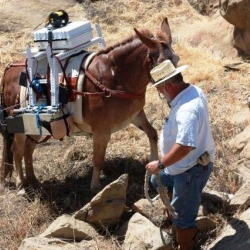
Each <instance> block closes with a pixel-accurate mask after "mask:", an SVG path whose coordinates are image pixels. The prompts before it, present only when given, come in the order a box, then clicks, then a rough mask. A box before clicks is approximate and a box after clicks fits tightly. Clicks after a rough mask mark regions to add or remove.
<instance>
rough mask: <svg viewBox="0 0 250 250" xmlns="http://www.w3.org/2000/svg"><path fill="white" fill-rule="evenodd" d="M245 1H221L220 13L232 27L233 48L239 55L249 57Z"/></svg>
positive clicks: (249, 11)
mask: <svg viewBox="0 0 250 250" xmlns="http://www.w3.org/2000/svg"><path fill="white" fill-rule="evenodd" d="M248 5H249V2H248V1H245V0H230V1H229V0H221V1H220V13H221V15H222V17H223V18H225V20H227V21H228V22H229V23H231V24H232V25H234V33H233V39H234V46H235V48H236V49H237V50H238V52H239V53H240V54H244V55H248V56H249V55H250V31H249V26H248V24H249V22H250V9H249V6H248Z"/></svg>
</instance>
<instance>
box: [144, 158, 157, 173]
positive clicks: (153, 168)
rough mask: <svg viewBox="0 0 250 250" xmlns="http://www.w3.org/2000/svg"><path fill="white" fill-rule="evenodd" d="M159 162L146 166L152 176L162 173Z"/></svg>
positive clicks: (152, 162)
mask: <svg viewBox="0 0 250 250" xmlns="http://www.w3.org/2000/svg"><path fill="white" fill-rule="evenodd" d="M158 162H159V161H158V160H156V161H151V162H149V163H148V164H147V165H146V166H145V168H146V170H148V171H149V173H150V174H158V173H159V172H160V171H161V169H159V168H158Z"/></svg>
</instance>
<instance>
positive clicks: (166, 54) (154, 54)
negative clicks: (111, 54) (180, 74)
mask: <svg viewBox="0 0 250 250" xmlns="http://www.w3.org/2000/svg"><path fill="white" fill-rule="evenodd" d="M134 30H135V33H136V34H137V36H138V37H139V39H140V40H141V41H142V43H143V44H144V45H146V46H147V48H148V54H149V58H150V60H151V64H152V66H153V67H154V66H156V65H158V64H159V63H161V62H163V61H165V60H167V59H169V60H171V61H172V63H173V64H174V65H175V66H177V63H178V61H179V59H180V58H179V56H178V55H176V54H175V53H174V50H173V49H172V47H171V44H172V36H171V31H170V27H169V24H168V19H167V18H165V19H164V20H163V21H162V23H161V30H160V31H159V32H157V34H155V35H153V36H151V37H148V36H146V35H144V34H142V33H141V32H139V31H138V30H137V29H134Z"/></svg>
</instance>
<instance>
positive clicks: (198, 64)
mask: <svg viewBox="0 0 250 250" xmlns="http://www.w3.org/2000/svg"><path fill="white" fill-rule="evenodd" d="M181 2H182V3H181ZM19 6H22V9H24V10H26V11H27V9H30V10H31V11H33V12H34V13H36V14H37V15H32V14H31V15H22V16H20V13H19V14H18V18H19V19H18V22H15V20H17V19H16V18H17V16H15V13H16V12H15V11H14V10H15V9H16V10H18V9H19ZM25 8H26V9H25ZM59 8H60V9H61V8H63V9H66V11H68V13H69V14H70V18H71V20H72V21H76V20H81V19H89V20H90V21H91V22H92V23H99V24H100V25H101V28H102V32H103V35H104V37H105V39H106V42H107V44H108V45H111V44H113V43H116V42H117V41H120V40H121V39H122V38H125V37H127V36H129V35H130V34H131V33H133V28H134V27H136V28H139V29H140V28H149V29H152V30H153V29H158V28H159V27H160V23H161V21H162V19H163V18H164V17H166V16H167V17H168V19H169V23H170V27H171V30H172V35H173V41H174V44H173V47H174V50H175V51H176V52H177V54H179V55H180V57H181V61H180V65H183V64H188V65H189V68H188V70H187V71H185V72H184V74H183V75H184V77H185V79H186V80H187V81H188V82H190V83H193V84H196V85H198V86H200V87H202V88H203V89H204V91H205V93H206V94H207V97H208V102H209V109H210V118H211V126H212V130H213V135H214V138H215V142H216V148H217V155H216V162H215V169H214V173H213V175H212V177H211V186H213V187H214V189H215V190H218V191H223V192H228V193H235V192H236V191H237V189H238V188H239V185H240V181H239V179H238V177H237V175H236V174H235V173H234V171H233V169H232V166H233V163H234V161H235V157H237V156H235V155H234V154H233V152H232V150H231V148H230V147H229V146H228V141H229V140H230V139H231V138H233V137H234V136H235V135H236V134H238V133H239V132H241V131H242V130H243V129H244V128H245V126H246V124H236V123H235V122H234V121H232V119H231V118H232V117H233V115H235V113H237V112H239V111H240V110H241V109H242V107H245V106H246V103H245V99H246V97H247V96H248V93H249V82H248V81H246V79H248V77H249V68H248V67H245V68H242V69H240V70H239V71H225V68H224V67H223V66H224V65H225V64H228V63H232V62H235V61H237V62H241V59H240V58H237V59H235V58H232V57H227V56H226V55H225V54H224V49H223V47H225V46H224V42H225V41H223V39H221V38H220V37H219V38H216V37H213V38H212V39H215V40H216V42H215V40H212V41H211V42H210V43H209V44H210V45H209V46H208V45H204V44H203V43H202V38H203V39H205V40H206V39H210V38H209V37H208V36H203V35H202V34H201V35H199V36H198V35H197V36H196V37H195V39H194V40H191V38H190V37H193V33H195V32H193V33H191V30H193V29H194V31H196V28H197V31H198V28H200V27H202V30H204V27H205V28H207V29H208V30H209V32H210V33H212V31H213V28H214V27H215V26H212V27H210V26H209V24H210V25H211V20H209V19H208V17H205V16H201V15H200V14H199V13H198V12H197V11H196V10H193V9H192V8H191V7H190V5H189V4H188V1H177V0H175V1H174V0H173V1H158V0H144V1H141V0H125V1H122V0H117V1H115V2H114V1H106V0H105V1H104V0H100V1H93V2H92V1H89V0H86V1H84V2H83V4H75V2H74V1H73V0H72V1H63V0H60V1H56V2H55V3H54V2H53V5H52V4H51V1H46V0H44V1H37V0H36V1H35V0H30V1H29V4H28V6H27V5H26V4H25V2H23V1H20V0H19V1H18V0H17V1H6V0H0V12H1V11H2V10H5V16H4V22H3V23H2V24H1V25H0V35H1V36H0V72H3V70H4V68H5V66H6V65H7V64H8V63H9V62H12V61H15V60H17V59H18V58H20V53H21V52H22V51H24V50H25V47H26V46H27V45H28V44H30V43H32V36H31V32H32V31H33V30H34V28H35V27H38V26H39V25H40V27H41V25H43V20H44V17H45V16H47V14H49V13H50V12H51V11H54V10H57V9H59ZM37 9H39V11H37ZM7 10H11V16H9V17H8V15H7V13H8V12H7ZM35 10H36V12H35ZM138 10H140V11H138ZM212 22H214V20H212ZM40 27H39V28H40ZM204 37H205V38H204ZM218 40H219V41H221V43H222V44H220V43H218ZM215 45H216V46H215ZM220 46H221V47H220ZM0 77H1V75H0ZM145 112H146V114H147V116H148V118H149V121H150V122H151V123H152V125H153V126H154V127H155V128H156V129H157V130H158V132H160V130H161V126H162V123H163V121H164V118H165V116H167V114H168V112H169V108H168V106H167V103H166V102H165V101H162V100H161V99H160V98H159V96H158V94H157V92H156V91H155V90H151V91H149V92H147V102H146V106H145ZM0 146H1V145H0ZM148 155H149V146H148V139H147V137H146V136H145V134H144V133H143V132H141V131H139V130H138V129H136V128H135V127H133V126H132V125H130V126H128V127H127V128H126V129H124V130H122V131H119V132H117V133H115V134H113V135H112V137H111V141H110V143H109V145H108V149H107V154H106V162H105V166H104V171H103V172H104V174H103V176H102V181H103V184H104V185H106V184H108V183H110V182H111V181H113V180H115V179H116V178H117V177H118V176H119V175H120V174H122V173H128V174H129V176H130V179H129V189H128V195H127V203H128V205H131V204H133V203H134V202H135V201H137V200H138V199H140V198H142V197H144V194H143V181H144V165H145V163H146V162H147V158H148ZM34 160H35V172H36V175H37V177H38V179H39V181H40V182H41V187H40V191H38V192H37V193H34V192H33V191H31V194H32V195H31V197H33V198H32V199H27V198H20V197H16V196H15V195H14V193H15V191H12V192H10V193H8V194H6V195H4V196H1V197H0V199H1V200H0V218H1V223H0V249H1V250H2V249H8V250H12V249H13V250H14V249H17V248H18V246H19V245H20V242H21V241H22V239H23V238H25V237H30V236H35V235H38V234H39V233H41V232H42V231H43V230H44V229H45V228H46V227H47V226H48V224H49V223H50V221H51V220H52V219H53V218H55V217H57V216H59V215H61V214H63V213H69V214H70V213H73V212H74V211H76V210H77V209H79V208H81V207H82V206H84V205H85V204H86V203H87V202H88V201H89V200H90V199H91V198H92V194H91V193H90V190H89V184H90V176H91V171H92V140H91V138H85V137H74V138H67V139H66V140H64V141H63V142H58V141H53V140H52V141H49V142H48V143H45V144H44V145H40V146H38V149H36V151H35V154H34ZM217 216H218V217H217V218H215V219H216V220H217V221H218V223H219V224H218V225H221V227H220V228H218V231H220V230H221V229H222V228H223V226H222V225H223V224H224V221H225V215H224V214H223V212H222V214H219V215H217ZM107 234H109V232H107ZM215 234H216V233H215ZM107 244H109V245H110V248H109V249H121V246H120V245H119V243H118V242H117V239H116V238H115V237H113V236H112V235H108V236H107Z"/></svg>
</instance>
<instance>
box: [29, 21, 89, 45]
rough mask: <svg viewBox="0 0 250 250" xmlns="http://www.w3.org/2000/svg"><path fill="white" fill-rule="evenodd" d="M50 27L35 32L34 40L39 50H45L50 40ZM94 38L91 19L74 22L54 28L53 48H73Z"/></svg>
mask: <svg viewBox="0 0 250 250" xmlns="http://www.w3.org/2000/svg"><path fill="white" fill-rule="evenodd" d="M49 31H50V29H49V28H48V27H45V28H42V29H40V30H37V31H35V32H34V33H33V35H34V42H35V43H36V45H37V47H38V49H39V50H45V49H46V46H47V44H48V40H49ZM92 38H93V33H92V27H91V24H90V22H89V21H81V22H72V23H68V24H67V25H66V26H64V27H61V28H57V29H53V30H52V50H65V49H72V48H75V47H77V46H79V45H81V44H84V43H86V42H88V41H90V40H91V39H92Z"/></svg>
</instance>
